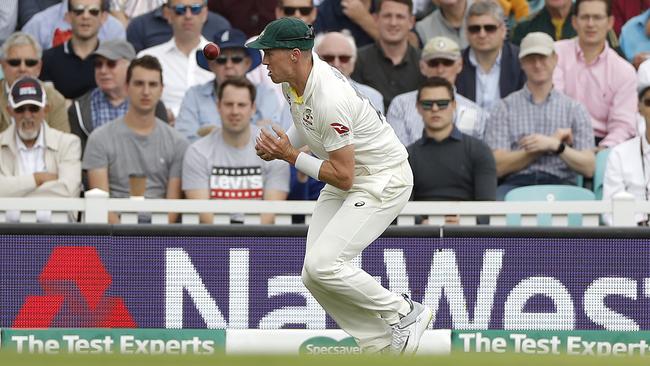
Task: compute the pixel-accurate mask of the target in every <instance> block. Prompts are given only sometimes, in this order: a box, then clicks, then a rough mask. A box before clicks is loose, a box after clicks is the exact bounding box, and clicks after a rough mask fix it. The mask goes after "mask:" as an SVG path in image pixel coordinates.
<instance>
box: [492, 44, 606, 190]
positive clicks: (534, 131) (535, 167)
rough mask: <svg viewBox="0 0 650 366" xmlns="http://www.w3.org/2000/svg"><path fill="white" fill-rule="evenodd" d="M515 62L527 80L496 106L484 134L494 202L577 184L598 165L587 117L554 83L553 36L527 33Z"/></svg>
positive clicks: (556, 61) (580, 107)
mask: <svg viewBox="0 0 650 366" xmlns="http://www.w3.org/2000/svg"><path fill="white" fill-rule="evenodd" d="M519 58H520V59H521V65H522V67H523V69H524V72H525V73H526V76H527V78H528V81H527V82H526V84H525V86H524V88H523V89H521V90H519V91H516V92H514V93H512V94H510V95H509V96H507V97H506V98H504V99H503V100H501V101H500V102H499V103H498V104H497V106H496V107H495V109H494V111H492V112H491V113H490V122H489V123H488V126H487V127H486V131H485V142H487V144H488V145H490V148H492V151H493V153H494V158H495V160H496V163H497V175H498V177H499V178H501V184H500V185H499V187H498V188H497V199H498V200H503V198H504V197H505V195H506V194H507V193H508V192H509V191H510V190H512V189H514V188H517V187H523V186H529V185H536V184H566V185H575V184H576V178H577V175H578V174H582V175H583V176H585V177H591V176H593V173H594V168H595V162H596V158H595V154H594V151H593V147H594V140H593V138H594V137H593V136H594V135H593V131H592V128H591V122H590V119H589V113H588V112H587V110H586V109H585V107H583V106H582V105H581V104H580V103H579V102H577V101H575V100H573V99H571V98H570V97H568V96H566V95H564V94H562V93H561V92H559V91H558V90H556V89H555V87H554V85H553V70H554V69H555V67H556V65H557V63H558V55H557V54H556V53H555V46H554V44H553V38H551V36H549V35H548V34H546V33H542V32H533V33H529V34H528V35H527V36H526V37H524V39H523V40H522V41H521V52H520V53H519Z"/></svg>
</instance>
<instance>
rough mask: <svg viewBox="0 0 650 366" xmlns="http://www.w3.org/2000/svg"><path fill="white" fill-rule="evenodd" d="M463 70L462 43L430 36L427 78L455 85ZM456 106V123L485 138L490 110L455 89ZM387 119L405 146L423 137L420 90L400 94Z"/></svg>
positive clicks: (423, 68)
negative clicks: (439, 78)
mask: <svg viewBox="0 0 650 366" xmlns="http://www.w3.org/2000/svg"><path fill="white" fill-rule="evenodd" d="M462 69H463V59H462V58H461V55H460V49H459V48H458V44H457V43H456V42H454V41H452V40H451V39H449V38H447V37H434V38H432V39H430V40H429V41H428V42H427V44H426V45H425V46H424V49H423V50H422V57H421V59H420V72H421V73H422V75H424V76H425V77H427V78H430V77H434V76H439V77H443V78H445V79H447V80H448V81H449V82H450V83H452V85H453V84H454V83H455V82H456V77H457V76H458V74H459V73H460V71H461V70H462ZM454 100H455V101H456V108H455V113H454V115H453V117H454V125H455V126H456V127H457V128H458V129H459V130H460V131H461V132H463V133H465V134H467V135H470V136H473V137H476V138H477V139H483V133H484V131H485V123H486V120H487V118H488V114H487V112H485V111H484V110H483V109H482V108H481V107H479V106H478V105H477V104H476V103H474V102H472V101H471V100H469V99H467V98H465V97H464V96H462V95H460V94H458V93H457V92H456V89H455V88H454ZM386 120H388V123H390V125H391V126H392V127H393V129H394V130H395V134H396V135H397V137H398V138H399V140H400V141H401V142H402V143H403V144H404V146H409V145H410V144H412V143H414V142H415V141H417V140H419V139H420V138H421V137H422V129H423V128H424V124H423V123H424V120H423V119H422V115H421V113H418V109H417V90H414V91H410V92H408V93H404V94H400V95H398V96H396V97H395V99H393V101H392V102H391V103H390V106H389V107H388V113H387V114H386Z"/></svg>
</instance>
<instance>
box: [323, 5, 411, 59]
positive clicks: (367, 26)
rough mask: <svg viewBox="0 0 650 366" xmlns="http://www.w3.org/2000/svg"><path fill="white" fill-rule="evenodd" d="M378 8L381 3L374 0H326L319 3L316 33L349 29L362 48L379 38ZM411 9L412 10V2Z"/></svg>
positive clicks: (358, 45)
mask: <svg viewBox="0 0 650 366" xmlns="http://www.w3.org/2000/svg"><path fill="white" fill-rule="evenodd" d="M380 2H383V0H382V1H380ZM377 9H379V5H377V4H376V1H374V0H324V1H323V2H322V3H321V4H320V5H318V16H317V17H316V22H315V23H314V29H315V30H316V33H323V32H341V31H343V30H344V29H347V30H348V31H349V32H350V33H351V34H352V37H354V40H355V43H356V44H357V47H359V48H361V47H363V46H366V45H369V44H372V43H374V42H375V41H377V40H378V39H379V29H378V27H377V18H376V17H377V14H376V12H377ZM409 10H410V11H411V12H412V10H413V6H412V4H411V6H410V7H409ZM411 28H412V27H411Z"/></svg>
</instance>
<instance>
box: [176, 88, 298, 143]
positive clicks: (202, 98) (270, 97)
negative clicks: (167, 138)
mask: <svg viewBox="0 0 650 366" xmlns="http://www.w3.org/2000/svg"><path fill="white" fill-rule="evenodd" d="M256 90H257V93H256V96H255V107H256V110H255V114H253V116H252V117H251V123H253V124H255V123H257V121H259V120H271V121H273V123H276V124H278V125H280V127H282V129H284V130H285V131H286V130H288V129H289V127H290V126H291V124H292V123H293V121H292V119H291V114H290V112H289V105H288V104H287V103H286V102H285V101H284V100H283V101H282V104H280V103H278V101H277V98H276V97H275V90H273V89H271V88H269V87H267V86H266V84H259V85H257V87H256ZM208 125H214V126H221V115H220V114H219V111H218V110H217V93H216V91H215V82H214V80H213V81H208V82H207V83H205V84H201V85H196V86H193V87H191V88H190V89H189V90H188V91H187V94H185V97H184V98H183V104H182V105H181V109H180V111H179V112H178V117H177V118H176V123H175V124H174V128H176V130H177V131H178V132H180V133H181V134H182V135H183V136H185V137H186V138H187V139H188V140H189V141H190V142H193V141H196V140H198V139H199V135H197V131H198V130H199V129H200V128H201V127H203V126H208Z"/></svg>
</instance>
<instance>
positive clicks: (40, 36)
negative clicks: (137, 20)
mask: <svg viewBox="0 0 650 366" xmlns="http://www.w3.org/2000/svg"><path fill="white" fill-rule="evenodd" d="M108 1H109V0H102V1H101V2H100V3H101V4H100V9H102V10H103V12H107V11H108V6H109V4H108ZM71 2H72V3H74V5H75V6H79V5H84V3H82V2H80V1H79V0H63V1H61V2H60V3H59V4H56V5H53V6H50V7H49V8H47V9H45V10H43V11H40V12H39V13H36V14H35V15H34V16H33V17H32V18H31V19H30V20H29V21H28V22H27V23H26V24H25V25H24V26H23V28H22V31H23V32H25V33H29V34H31V35H32V36H34V38H36V39H37V40H38V42H39V43H40V45H41V48H43V49H44V50H47V49H49V48H51V47H56V46H59V45H61V44H63V43H65V42H66V41H68V40H69V39H70V38H71V37H72V33H73V30H72V25H71V22H70V20H69V19H68V13H70V11H72V7H71V6H70V4H71ZM20 3H21V6H22V1H21V2H20ZM93 13H96V14H98V16H99V13H97V12H96V11H93ZM106 14H107V15H106V17H105V18H106V19H105V21H104V22H102V24H101V25H100V28H99V33H98V35H97V37H98V38H99V40H100V41H107V40H109V39H124V37H125V36H126V32H125V30H124V26H122V23H120V21H119V20H117V19H116V18H115V17H114V16H112V15H110V14H108V13H106Z"/></svg>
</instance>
